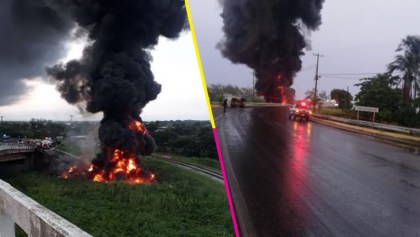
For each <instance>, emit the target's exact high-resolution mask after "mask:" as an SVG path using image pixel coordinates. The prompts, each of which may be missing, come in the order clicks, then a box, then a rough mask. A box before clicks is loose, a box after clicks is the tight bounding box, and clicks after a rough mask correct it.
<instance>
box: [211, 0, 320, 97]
mask: <svg viewBox="0 0 420 237" xmlns="http://www.w3.org/2000/svg"><path fill="white" fill-rule="evenodd" d="M323 2H324V0H264V1H252V0H223V1H222V5H223V12H222V15H221V16H222V18H223V22H224V26H223V30H224V33H225V36H224V38H223V39H222V41H221V42H220V43H219V44H218V48H219V49H220V50H221V52H222V54H223V56H224V57H226V58H228V59H230V60H231V61H232V62H233V63H241V64H246V65H247V66H248V67H250V68H252V69H254V71H255V75H256V77H257V79H258V80H257V82H256V85H255V88H256V89H257V91H258V93H259V94H260V95H264V97H265V98H266V100H267V101H273V102H274V101H275V102H281V101H282V100H283V98H284V96H285V95H284V94H282V91H283V92H284V91H288V90H289V87H290V86H291V85H292V84H293V78H294V76H295V74H296V72H298V71H299V70H300V69H301V67H302V62H301V60H300V56H302V55H303V54H304V53H303V49H304V48H306V47H308V46H309V43H308V41H307V40H306V39H305V34H306V33H309V32H310V31H313V30H316V29H318V27H319V26H320V24H321V15H320V12H321V9H322V4H323ZM280 88H283V89H280Z"/></svg>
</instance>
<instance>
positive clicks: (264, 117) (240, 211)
mask: <svg viewBox="0 0 420 237" xmlns="http://www.w3.org/2000/svg"><path fill="white" fill-rule="evenodd" d="M213 111H214V116H215V118H216V125H217V131H218V135H219V139H220V142H221V147H222V152H223V159H224V162H225V166H226V170H227V176H228V181H229V184H230V186H231V192H232V196H233V202H234V206H235V211H236V214H237V218H238V222H239V227H240V232H241V236H264V237H265V236H352V237H354V236H370V237H372V236H420V154H418V153H416V151H415V150H411V149H407V148H400V147H398V146H394V145H390V144H387V143H384V142H382V141H380V140H377V139H375V138H372V137H369V136H364V135H360V134H356V133H351V132H346V131H342V130H339V129H336V128H332V127H328V126H325V125H320V124H316V123H313V122H308V123H306V122H298V121H297V122H294V121H291V120H288V110H287V108H286V107H267V108H246V109H244V110H240V109H228V112H227V113H226V115H225V116H223V113H222V110H221V109H214V110H213Z"/></svg>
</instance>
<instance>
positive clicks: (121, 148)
mask: <svg viewBox="0 0 420 237" xmlns="http://www.w3.org/2000/svg"><path fill="white" fill-rule="evenodd" d="M45 1H46V2H47V3H48V6H49V7H51V9H54V10H55V11H56V12H57V14H58V15H60V16H62V17H63V19H70V20H71V21H73V22H74V23H76V24H77V27H78V28H79V32H82V33H84V34H87V35H88V38H89V40H90V43H91V44H90V45H89V46H87V47H86V48H85V49H84V52H83V57H82V58H81V59H80V60H73V61H70V62H68V63H67V64H57V65H55V66H53V67H52V68H49V69H48V70H47V71H48V74H49V75H50V76H52V77H53V78H54V79H56V80H57V82H58V86H57V88H58V90H59V91H60V92H61V94H62V97H63V98H64V99H66V100H67V101H68V102H69V103H71V104H76V105H80V104H86V110H87V111H88V112H91V113H97V112H103V115H104V118H103V120H102V121H101V127H100V128H99V139H100V142H101V147H102V152H101V153H100V154H98V155H97V157H96V158H95V159H94V160H93V161H92V164H91V165H89V166H86V165H78V166H75V167H71V168H70V170H68V171H67V172H65V174H63V177H71V176H76V175H83V176H86V177H89V178H91V179H92V180H94V181H100V182H108V181H114V180H126V181H128V182H132V183H149V182H152V181H153V179H154V175H153V174H151V173H149V172H148V171H147V170H146V169H145V168H144V167H143V166H142V165H141V162H140V159H139V157H140V156H142V155H150V154H151V153H152V152H153V151H154V150H155V148H156V145H155V142H154V139H153V138H152V137H151V136H150V135H149V133H148V132H147V129H146V128H145V127H144V125H143V123H142V120H141V118H140V113H141V111H142V109H143V108H144V106H146V104H147V103H149V102H150V101H151V100H154V99H156V97H157V95H158V94H159V93H160V91H161V86H160V85H159V84H158V83H157V82H155V80H154V77H153V73H152V71H151V68H150V61H151V60H152V58H151V56H150V53H149V50H151V49H152V48H153V47H154V46H155V45H156V44H157V43H158V38H159V37H160V36H164V37H167V38H172V39H174V38H177V37H178V36H179V34H180V32H181V31H182V30H183V29H185V28H187V23H186V22H187V21H186V10H185V5H184V1H183V0H138V1H132V0H121V1H115V0H103V1H93V0H86V1H75V0H45Z"/></svg>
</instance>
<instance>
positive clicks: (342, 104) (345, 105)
mask: <svg viewBox="0 0 420 237" xmlns="http://www.w3.org/2000/svg"><path fill="white" fill-rule="evenodd" d="M330 97H331V99H332V100H335V101H337V103H338V108H340V109H351V107H352V104H351V101H352V100H353V96H352V95H351V94H350V93H349V92H348V91H346V90H343V89H333V90H332V91H331V92H330Z"/></svg>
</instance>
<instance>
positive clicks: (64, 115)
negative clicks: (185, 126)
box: [0, 32, 209, 121]
mask: <svg viewBox="0 0 420 237" xmlns="http://www.w3.org/2000/svg"><path fill="white" fill-rule="evenodd" d="M81 52H82V44H81V43H80V42H79V43H78V42H72V43H68V53H67V56H66V58H65V59H63V60H64V61H67V60H69V59H73V58H78V57H80V56H81ZM152 55H153V62H152V71H153V72H154V75H155V80H156V81H158V82H159V83H160V84H162V92H161V93H160V94H159V96H158V98H157V99H156V100H154V101H151V102H150V103H149V104H148V105H147V106H146V108H145V109H144V111H143V113H142V118H143V119H144V120H146V121H151V120H178V119H179V120H185V119H193V120H209V115H208V112H207V105H206V100H205V96H204V90H203V87H202V83H201V78H200V72H199V69H198V64H197V60H196V56H195V51H194V46H193V42H192V38H191V33H190V32H188V33H183V34H182V35H181V37H180V38H179V39H177V40H175V41H173V40H167V39H165V38H161V39H160V42H159V45H158V46H157V47H156V49H155V50H154V51H153V52H152ZM25 84H26V85H27V86H28V87H29V88H31V90H30V92H29V93H28V94H24V95H20V100H19V101H18V102H16V103H14V104H11V105H8V106H2V107H0V115H2V116H4V120H25V121H27V120H30V119H31V118H42V119H51V120H69V119H70V115H74V119H75V120H100V119H101V114H96V115H92V114H84V115H82V114H81V113H80V112H79V110H78V109H77V108H76V107H74V106H72V105H69V104H67V102H66V101H64V100H63V99H62V98H61V97H60V94H59V93H58V92H57V91H56V90H55V85H53V84H49V83H48V81H47V79H46V78H42V77H38V78H31V79H28V80H26V82H25Z"/></svg>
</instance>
